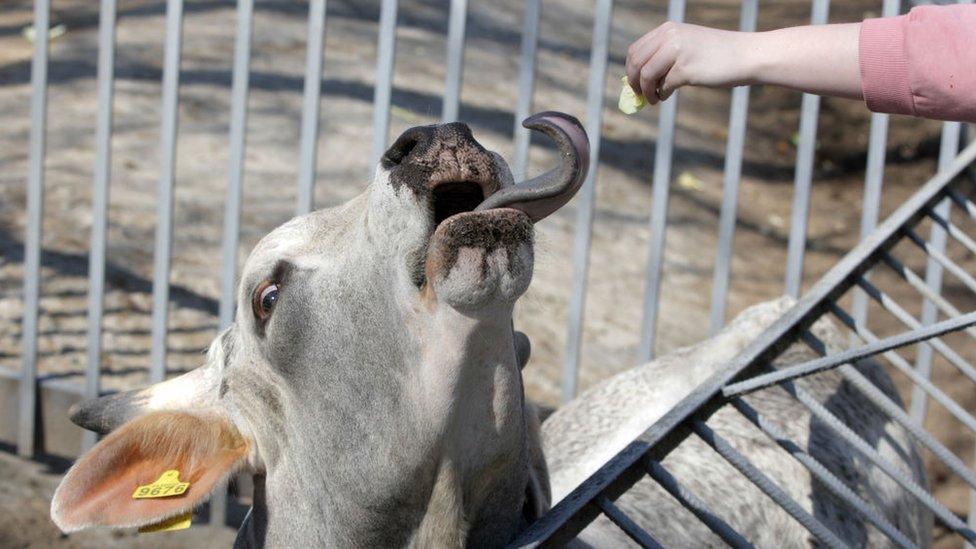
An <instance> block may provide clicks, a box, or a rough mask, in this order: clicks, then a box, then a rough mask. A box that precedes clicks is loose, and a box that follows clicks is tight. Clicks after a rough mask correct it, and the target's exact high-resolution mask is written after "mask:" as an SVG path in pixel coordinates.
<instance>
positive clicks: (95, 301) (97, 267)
mask: <svg viewBox="0 0 976 549" xmlns="http://www.w3.org/2000/svg"><path fill="white" fill-rule="evenodd" d="M115 12H116V5H115V0H102V3H101V8H100V12H99V22H98V113H97V115H96V122H95V177H94V186H93V188H92V229H91V247H90V251H89V255H88V363H87V368H86V370H85V397H86V398H95V397H97V396H98V395H99V392H100V379H99V376H100V373H101V366H102V316H103V315H104V314H105V247H106V240H107V238H106V230H107V227H108V197H109V182H110V181H111V173H112V106H113V91H114V90H113V88H114V85H115ZM96 440H97V436H96V434H95V433H94V432H92V431H88V430H85V432H84V434H82V443H81V445H82V451H85V450H88V449H89V448H91V447H92V446H94V445H95V441H96Z"/></svg>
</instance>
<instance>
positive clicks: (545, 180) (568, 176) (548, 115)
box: [475, 111, 590, 223]
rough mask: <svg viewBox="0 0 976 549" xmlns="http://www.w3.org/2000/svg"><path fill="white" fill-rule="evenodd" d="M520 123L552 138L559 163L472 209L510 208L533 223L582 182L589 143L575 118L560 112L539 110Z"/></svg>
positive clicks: (573, 192)
mask: <svg viewBox="0 0 976 549" xmlns="http://www.w3.org/2000/svg"><path fill="white" fill-rule="evenodd" d="M522 125H523V126H525V127H526V128H529V129H530V130H535V131H538V132H542V133H544V134H546V135H548V136H549V138H550V139H552V140H553V141H555V142H556V149H557V150H558V151H559V157H560V165H559V166H558V167H556V168H553V169H551V170H549V171H548V172H546V173H544V174H542V175H540V176H538V177H533V178H532V179H529V180H528V181H523V182H521V183H517V184H515V185H513V186H510V187H505V188H502V189H499V190H498V191H496V192H495V193H494V194H492V195H491V196H489V197H488V198H486V199H485V200H484V202H482V203H481V204H480V205H478V207H477V208H475V211H484V210H490V209H493V208H514V209H516V210H520V211H522V212H524V213H525V214H526V215H528V216H529V217H530V218H531V219H532V222H533V223H535V222H537V221H541V220H542V219H543V218H545V217H547V216H548V215H549V214H551V213H553V212H555V211H556V210H558V209H559V208H561V207H563V205H564V204H566V203H567V202H569V199H571V198H573V195H575V194H576V191H578V190H579V188H580V186H582V185H583V180H584V179H585V178H586V172H587V169H588V167H589V164H590V143H589V141H588V140H587V138H586V131H585V130H584V129H583V126H582V125H581V124H580V123H579V120H576V118H574V117H572V116H570V115H568V114H563V113H561V112H554V111H547V112H542V113H539V114H536V115H533V116H530V117H529V118H526V119H525V121H523V122H522Z"/></svg>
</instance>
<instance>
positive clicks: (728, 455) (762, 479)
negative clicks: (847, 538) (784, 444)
mask: <svg viewBox="0 0 976 549" xmlns="http://www.w3.org/2000/svg"><path fill="white" fill-rule="evenodd" d="M691 428H692V430H693V431H695V434H696V435H698V437H699V438H701V439H702V440H703V441H704V442H705V444H708V445H709V446H711V447H712V449H713V450H715V451H716V452H718V454H719V455H720V456H722V457H723V458H725V460H726V461H728V462H729V464H731V465H732V466H733V467H735V468H736V469H737V470H738V471H739V472H740V473H742V474H743V475H744V476H745V477H746V478H748V479H749V480H750V481H751V482H752V483H753V484H755V485H756V487H757V488H759V489H760V490H762V491H763V492H764V493H765V494H766V495H767V496H769V497H770V498H771V499H772V500H773V501H775V502H776V504H777V505H779V506H780V507H781V508H782V509H783V510H784V511H786V512H787V513H789V514H790V516H791V517H793V518H794V519H796V521H797V522H799V523H800V524H801V525H802V526H803V527H804V528H806V529H807V530H808V531H809V532H810V533H811V534H813V535H814V537H816V538H817V539H818V540H820V541H821V542H823V544H824V545H826V546H827V547H835V548H839V547H847V544H846V543H844V542H843V541H841V540H840V538H838V537H837V535H836V534H834V533H833V532H832V531H831V530H830V528H827V527H826V526H824V525H823V523H822V522H820V521H819V520H817V519H816V518H814V517H813V516H812V515H811V514H810V513H808V512H807V511H806V510H804V509H803V507H801V506H800V504H799V503H797V502H796V500H794V499H793V498H791V497H790V496H789V494H787V493H786V492H785V491H784V490H783V489H782V488H780V487H779V485H777V484H776V483H775V482H773V480H772V479H770V478H769V477H767V476H766V475H765V474H763V472H762V471H760V470H759V469H758V468H757V467H756V466H755V465H753V464H752V462H750V461H749V458H747V457H745V456H744V455H742V454H740V453H739V452H738V451H737V450H736V449H735V448H733V447H732V445H731V444H729V443H728V441H726V440H725V439H723V438H722V437H720V436H719V435H718V433H716V432H715V431H714V430H712V428H711V427H709V426H708V425H705V423H704V422H702V421H701V420H698V419H693V420H692V421H691Z"/></svg>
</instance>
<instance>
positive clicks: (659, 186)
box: [637, 0, 685, 364]
mask: <svg viewBox="0 0 976 549" xmlns="http://www.w3.org/2000/svg"><path fill="white" fill-rule="evenodd" d="M684 18H685V2H684V0H670V2H669V3H668V20H670V21H677V22H681V21H684ZM678 94H679V92H678V91H675V92H674V93H673V94H671V97H669V98H668V100H667V101H664V102H663V103H661V109H660V114H659V116H660V118H658V124H657V145H656V146H655V148H654V179H653V183H652V185H653V186H652V190H651V241H650V253H649V254H648V256H647V279H646V281H645V285H644V314H643V320H642V322H641V338H640V344H639V346H638V347H637V363H638V364H643V363H645V362H647V361H649V360H651V359H652V358H654V342H655V340H656V339H657V328H658V326H657V321H658V313H659V312H660V308H661V303H660V300H661V278H662V276H663V275H664V251H665V250H664V247H665V244H666V239H665V236H666V231H667V224H668V198H669V195H670V193H671V160H672V159H673V156H674V154H673V153H674V126H675V122H676V121H677V118H678Z"/></svg>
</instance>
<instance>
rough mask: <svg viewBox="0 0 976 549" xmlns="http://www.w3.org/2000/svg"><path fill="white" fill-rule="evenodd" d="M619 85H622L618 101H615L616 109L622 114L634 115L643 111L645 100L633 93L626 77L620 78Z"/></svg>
mask: <svg viewBox="0 0 976 549" xmlns="http://www.w3.org/2000/svg"><path fill="white" fill-rule="evenodd" d="M620 83H621V84H623V87H622V88H621V89H620V99H618V100H617V108H618V109H620V111H621V112H622V113H624V114H634V113H635V112H637V111H639V110H641V109H643V108H644V105H647V99H645V98H644V96H643V95H638V94H637V93H635V92H634V89H633V88H631V87H630V82H628V81H627V77H626V76H621V77H620Z"/></svg>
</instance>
